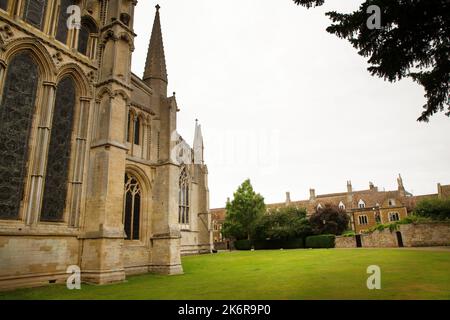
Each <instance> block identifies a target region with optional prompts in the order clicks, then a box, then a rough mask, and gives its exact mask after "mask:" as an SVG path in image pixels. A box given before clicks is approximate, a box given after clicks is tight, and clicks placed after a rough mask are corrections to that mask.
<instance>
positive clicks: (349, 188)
mask: <svg viewBox="0 0 450 320" xmlns="http://www.w3.org/2000/svg"><path fill="white" fill-rule="evenodd" d="M347 192H348V193H352V192H353V187H352V182H351V181H350V180H349V181H347Z"/></svg>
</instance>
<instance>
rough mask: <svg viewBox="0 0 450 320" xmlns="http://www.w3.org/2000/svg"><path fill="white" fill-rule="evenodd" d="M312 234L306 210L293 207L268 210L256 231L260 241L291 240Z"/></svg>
mask: <svg viewBox="0 0 450 320" xmlns="http://www.w3.org/2000/svg"><path fill="white" fill-rule="evenodd" d="M311 234H312V228H311V226H310V224H309V220H308V219H307V218H306V209H303V208H296V207H291V206H289V207H281V208H277V209H270V210H268V212H267V214H266V215H264V216H263V217H262V218H261V219H260V220H259V223H258V225H257V226H256V229H255V237H256V238H257V239H258V240H266V239H270V240H290V239H296V238H304V237H306V236H308V235H311Z"/></svg>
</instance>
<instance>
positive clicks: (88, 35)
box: [78, 17, 98, 59]
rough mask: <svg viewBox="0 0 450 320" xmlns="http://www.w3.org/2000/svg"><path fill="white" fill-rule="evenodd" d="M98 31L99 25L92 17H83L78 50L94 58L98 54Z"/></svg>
mask: <svg viewBox="0 0 450 320" xmlns="http://www.w3.org/2000/svg"><path fill="white" fill-rule="evenodd" d="M97 33H98V29H97V26H96V25H95V23H94V22H93V21H92V20H91V19H90V18H86V17H85V18H83V19H82V21H81V28H80V30H79V34H78V52H80V53H81V54H83V55H85V56H87V57H88V58H90V59H94V58H95V55H96V45H97V42H96V40H95V35H96V34H97Z"/></svg>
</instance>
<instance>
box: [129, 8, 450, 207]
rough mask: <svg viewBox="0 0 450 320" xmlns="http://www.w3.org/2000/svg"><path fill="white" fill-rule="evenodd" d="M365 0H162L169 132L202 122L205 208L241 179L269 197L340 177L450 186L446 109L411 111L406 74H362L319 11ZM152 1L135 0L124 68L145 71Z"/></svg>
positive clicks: (333, 185)
mask: <svg viewBox="0 0 450 320" xmlns="http://www.w3.org/2000/svg"><path fill="white" fill-rule="evenodd" d="M361 2H362V0H328V1H327V4H326V5H325V6H324V7H320V8H316V9H311V10H307V9H305V8H303V7H297V6H296V5H295V4H294V3H293V1H292V0H228V1H223V0H220V1H219V0H189V1H180V0H160V1H159V4H160V5H161V12H160V13H161V23H162V28H163V37H164V44H165V52H166V59H167V68H168V73H169V92H172V91H176V92H177V101H178V104H179V106H180V108H181V112H180V113H179V114H178V131H179V132H180V134H181V135H182V136H183V137H184V138H185V139H186V140H188V141H191V140H193V136H194V123H195V119H196V118H198V119H199V120H200V122H201V124H202V129H203V135H204V141H205V148H206V149H205V158H206V161H207V164H208V167H209V188H210V206H211V208H215V207H223V206H224V203H225V201H226V198H227V197H232V195H233V192H234V191H235V190H236V189H237V187H238V186H239V185H240V184H241V183H242V182H243V181H244V180H245V179H246V178H250V179H251V181H252V184H253V186H254V188H255V189H256V191H257V192H260V193H261V194H262V195H263V196H264V197H265V198H266V203H271V202H281V201H284V199H285V192H286V191H290V192H291V199H292V200H300V199H307V198H308V197H309V188H310V187H314V188H315V189H316V192H317V193H318V194H323V193H331V192H342V191H345V190H346V181H347V180H352V182H353V188H355V189H367V188H368V184H369V181H373V182H374V183H375V185H377V186H379V187H380V188H381V190H382V189H383V188H386V190H388V189H396V188H397V185H396V176H397V174H398V173H401V174H402V176H403V179H404V183H405V186H406V188H407V190H409V191H410V192H413V193H414V194H423V193H435V192H436V183H437V182H441V183H443V184H450V170H449V163H450V161H449V160H450V135H449V133H450V130H449V129H450V119H448V118H447V117H445V116H444V114H443V113H441V114H438V115H437V116H434V117H433V118H432V120H431V121H430V123H428V124H426V123H418V122H416V119H417V118H418V117H419V115H420V113H421V112H422V109H421V106H422V105H423V104H424V103H425V98H424V97H423V95H424V91H423V89H422V87H420V86H419V85H417V84H415V83H413V82H412V81H411V80H409V79H404V80H402V81H400V82H398V83H395V84H391V83H389V82H385V81H384V80H382V79H379V78H375V77H372V76H370V74H369V73H368V71H367V70H366V68H367V66H368V65H367V63H366V59H365V58H363V57H361V56H359V55H358V54H357V51H356V50H355V49H354V48H353V47H351V45H350V44H349V42H348V41H347V40H342V39H339V38H337V37H336V36H334V35H331V34H328V33H327V32H326V31H325V28H326V27H327V26H328V25H329V24H330V21H329V19H328V18H327V17H325V16H324V12H326V11H330V10H337V11H340V12H350V11H352V10H354V9H356V8H357V7H358V6H359V4H360V3H361ZM156 4H157V2H155V1H149V0H140V1H139V3H138V6H137V9H136V17H135V32H136V33H137V34H138V37H137V38H136V43H135V45H136V50H135V52H134V55H133V72H134V73H136V74H138V75H139V76H142V73H143V70H144V65H145V57H146V52H147V47H148V42H149V38H150V32H151V29H152V25H153V18H154V14H155V8H154V7H155V5H156Z"/></svg>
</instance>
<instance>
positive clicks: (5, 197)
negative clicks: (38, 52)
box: [0, 53, 39, 219]
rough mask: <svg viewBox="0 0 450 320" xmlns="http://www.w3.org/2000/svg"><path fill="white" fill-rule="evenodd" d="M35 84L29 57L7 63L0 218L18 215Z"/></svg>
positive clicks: (0, 129)
mask: <svg viewBox="0 0 450 320" xmlns="http://www.w3.org/2000/svg"><path fill="white" fill-rule="evenodd" d="M38 81H39V71H38V67H37V65H36V64H35V62H34V61H33V58H32V57H31V56H30V55H29V54H27V53H20V54H18V55H16V56H15V57H14V58H13V59H12V60H11V61H10V62H9V64H8V70H7V72H6V80H5V85H4V88H3V95H2V97H3V98H2V102H1V105H0V217H1V218H10V219H11V218H17V217H18V215H19V209H20V202H21V201H22V197H23V188H24V182H25V178H26V165H27V161H28V139H29V135H30V132H31V124H32V119H33V113H34V107H35V100H36V91H37V86H38Z"/></svg>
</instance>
